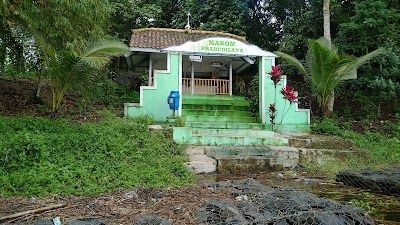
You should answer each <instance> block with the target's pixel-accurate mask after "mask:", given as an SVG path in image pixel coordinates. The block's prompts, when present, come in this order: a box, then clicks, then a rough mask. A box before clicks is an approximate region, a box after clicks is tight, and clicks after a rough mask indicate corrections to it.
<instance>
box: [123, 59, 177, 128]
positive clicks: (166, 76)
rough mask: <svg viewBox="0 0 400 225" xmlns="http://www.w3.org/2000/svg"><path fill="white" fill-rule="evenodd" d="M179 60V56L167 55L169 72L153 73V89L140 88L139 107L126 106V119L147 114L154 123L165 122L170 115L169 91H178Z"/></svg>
mask: <svg viewBox="0 0 400 225" xmlns="http://www.w3.org/2000/svg"><path fill="white" fill-rule="evenodd" d="M180 60H181V56H180V54H178V53H169V56H168V62H167V63H168V68H169V71H154V72H155V74H154V79H155V82H154V87H141V90H140V98H141V99H140V100H141V105H140V106H133V105H132V104H126V105H125V117H126V118H133V117H137V116H141V115H146V114H147V115H152V116H153V117H154V119H155V120H156V121H166V119H167V117H168V116H170V115H172V111H171V110H170V109H169V106H168V104H167V98H168V95H169V93H170V92H171V91H179V74H180V69H181V68H180V66H179V65H180Z"/></svg>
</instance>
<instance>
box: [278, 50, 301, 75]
mask: <svg viewBox="0 0 400 225" xmlns="http://www.w3.org/2000/svg"><path fill="white" fill-rule="evenodd" d="M274 53H275V54H276V55H278V56H279V57H281V58H282V59H284V60H286V62H288V63H289V64H290V65H292V66H295V67H296V68H297V69H298V70H299V71H300V73H302V74H303V75H305V76H308V73H307V70H306V69H305V67H304V66H303V64H302V63H301V62H300V60H298V59H296V58H295V57H293V56H291V55H289V54H286V53H284V52H274Z"/></svg>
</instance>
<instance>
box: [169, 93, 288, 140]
mask: <svg viewBox="0 0 400 225" xmlns="http://www.w3.org/2000/svg"><path fill="white" fill-rule="evenodd" d="M182 109H183V110H182V116H183V117H184V119H185V121H186V123H185V127H178V128H174V135H173V136H174V140H175V141H176V142H178V143H183V144H191V145H210V146H213V145H214V146H226V145H229V146H255V145H256V146H263V145H287V144H288V140H287V139H286V138H284V137H281V136H279V135H277V134H276V133H274V132H272V131H268V130H264V129H265V125H263V124H261V123H258V119H257V118H255V117H253V116H251V115H250V113H249V102H248V101H247V100H246V99H245V98H244V97H240V96H205V95H187V96H186V95H185V96H183V104H182Z"/></svg>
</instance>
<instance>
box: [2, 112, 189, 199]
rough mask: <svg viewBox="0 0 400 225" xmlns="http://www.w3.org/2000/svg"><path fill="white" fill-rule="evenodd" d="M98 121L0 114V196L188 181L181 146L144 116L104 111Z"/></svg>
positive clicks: (92, 191) (157, 185) (183, 182)
mask: <svg viewBox="0 0 400 225" xmlns="http://www.w3.org/2000/svg"><path fill="white" fill-rule="evenodd" d="M102 115H103V119H102V120H101V122H99V123H83V124H80V123H75V122H70V121H67V120H64V119H57V120H49V119H45V118H32V117H0V183H1V184H2V185H1V187H0V196H13V195H26V196H40V195H49V194H60V195H68V194H90V195H92V194H95V193H100V192H106V191H112V190H115V189H117V188H128V187H134V186H146V187H160V186H181V185H185V184H188V183H190V182H191V181H193V177H192V175H191V174H190V173H189V172H188V171H187V170H186V168H185V167H184V162H185V157H183V156H182V150H183V146H179V145H176V144H175V143H174V142H173V141H172V140H171V139H169V138H167V137H166V135H167V134H164V133H163V132H162V131H152V132H150V131H149V130H148V128H147V125H148V124H149V123H150V122H151V119H149V118H142V119H138V120H129V121H127V120H124V119H120V118H116V117H114V116H113V115H112V114H110V113H109V112H106V113H104V112H103V113H102Z"/></svg>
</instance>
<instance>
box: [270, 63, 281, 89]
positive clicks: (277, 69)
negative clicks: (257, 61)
mask: <svg viewBox="0 0 400 225" xmlns="http://www.w3.org/2000/svg"><path fill="white" fill-rule="evenodd" d="M269 75H270V78H271V80H272V81H273V82H274V85H275V88H276V85H277V84H278V83H279V81H281V78H282V75H283V72H282V70H281V66H280V65H277V66H272V68H271V72H270V73H269Z"/></svg>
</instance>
